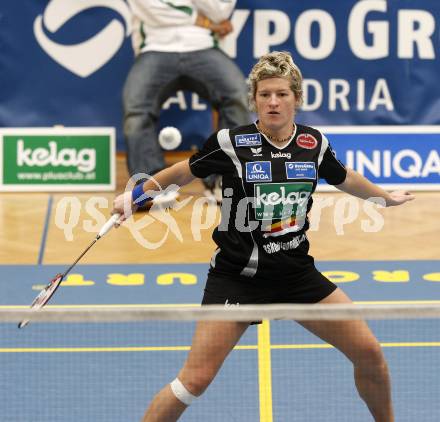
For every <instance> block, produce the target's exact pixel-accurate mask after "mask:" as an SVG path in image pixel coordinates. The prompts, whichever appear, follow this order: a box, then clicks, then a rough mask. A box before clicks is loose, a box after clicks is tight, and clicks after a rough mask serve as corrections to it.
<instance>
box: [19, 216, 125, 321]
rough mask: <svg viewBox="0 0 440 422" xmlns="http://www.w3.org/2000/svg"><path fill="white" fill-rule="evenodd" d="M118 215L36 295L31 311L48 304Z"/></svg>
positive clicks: (109, 220) (108, 221)
mask: <svg viewBox="0 0 440 422" xmlns="http://www.w3.org/2000/svg"><path fill="white" fill-rule="evenodd" d="M119 217H120V214H113V215H112V217H111V218H110V219H108V220H107V222H106V223H105V224H104V225H103V226H102V228H101V230H100V231H99V233H98V234H97V235H96V237H95V238H94V239H93V241H92V243H90V245H89V246H87V248H86V249H85V250H84V251H83V253H82V254H81V255H80V256H79V257H78V258H77V259H76V260H75V262H74V263H73V264H72V265H71V266H70V267H69V268H67V270H66V271H64V273H63V274H57V275H56V276H55V277H54V278H53V279H52V280H51V281H50V282H49V284H48V285H47V286H46V287H45V288H44V289H43V290H42V291H41V292H40V293H39V294H38V296H37V297H36V298H35V299H34V301H33V302H32V303H31V309H40V308H42V307H43V306H44V305H45V304H46V303H47V302H49V299H50V298H51V297H52V296H53V294H54V293H55V292H56V290H57V288H58V286H59V285H60V284H61V282H62V281H63V279H64V277H66V275H67V274H69V272H70V271H71V270H72V268H73V267H74V266H75V265H76V264H77V263H78V261H79V260H80V259H81V258H82V257H83V256H84V255H85V254H86V253H87V252H88V251H89V249H90V248H91V247H92V246H93V245H94V244H95V243H96V242H97V241H98V240H99V239H101V237H102V236H104V235H105V234H106V233H107V232H108V231H109V230H110V229H111V228H112V227H113V225H114V224H115V223H116V221H117V220H118V219H119ZM28 323H29V320H28V319H26V320H23V321H21V322H20V323H19V324H18V328H23V327H25V326H26V325H27V324H28Z"/></svg>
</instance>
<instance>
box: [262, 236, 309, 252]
mask: <svg viewBox="0 0 440 422" xmlns="http://www.w3.org/2000/svg"><path fill="white" fill-rule="evenodd" d="M306 239H307V237H306V235H305V234H302V235H300V236H296V237H294V238H293V239H291V240H289V241H288V242H269V243H267V244H266V245H263V249H264V250H265V252H266V253H269V254H272V253H277V252H280V251H289V250H291V249H296V248H297V247H298V246H299V245H300V244H301V243H302V242H304V240H306Z"/></svg>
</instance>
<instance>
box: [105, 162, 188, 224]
mask: <svg viewBox="0 0 440 422" xmlns="http://www.w3.org/2000/svg"><path fill="white" fill-rule="evenodd" d="M195 178H196V177H195V176H194V175H193V174H192V172H191V170H190V167H189V160H184V161H180V162H178V163H176V164H174V165H172V166H170V167H167V168H165V169H163V170H161V171H160V172H158V173H156V174H155V175H154V181H153V180H152V178H151V179H148V180H146V181H145V182H144V183H142V184H139V185H138V186H136V187H135V188H134V189H133V190H132V191H126V192H124V193H122V194H120V195H118V196H117V197H116V198H115V199H114V201H113V211H112V214H116V213H118V214H120V215H121V217H120V218H119V220H118V223H119V224H120V223H122V222H123V221H125V220H126V219H127V218H128V217H130V216H131V214H132V213H133V211H134V210H135V209H136V208H137V205H136V204H135V202H136V203H138V200H140V201H141V203H142V202H144V200H145V199H147V200H148V199H151V198H152V197H153V195H154V194H159V193H160V192H162V191H163V190H165V189H166V188H167V187H169V186H171V185H177V187H181V186H183V185H186V184H188V183H190V182H191V181H192V180H194V179H195ZM158 186H160V188H161V189H162V191H159V190H158Z"/></svg>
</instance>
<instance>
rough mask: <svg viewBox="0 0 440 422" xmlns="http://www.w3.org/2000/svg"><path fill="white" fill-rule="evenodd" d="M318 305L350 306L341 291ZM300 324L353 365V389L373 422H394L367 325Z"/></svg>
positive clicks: (385, 377)
mask: <svg viewBox="0 0 440 422" xmlns="http://www.w3.org/2000/svg"><path fill="white" fill-rule="evenodd" d="M320 303H352V302H351V300H350V298H349V297H348V296H347V295H346V294H345V293H344V292H343V291H342V290H341V289H336V290H335V291H334V292H333V293H331V294H330V295H329V296H328V297H326V298H325V299H324V300H322V301H321V302H320ZM300 324H301V325H303V326H304V327H305V328H307V329H308V330H309V331H311V332H312V333H314V334H315V335H317V336H318V337H320V338H321V339H323V340H324V341H326V342H327V343H329V344H331V345H333V346H334V347H336V348H337V349H339V350H340V351H341V352H342V353H344V354H345V355H346V356H347V357H348V358H349V359H350V360H351V361H352V362H353V366H354V377H355V383H356V387H357V389H358V391H359V395H360V396H361V397H362V399H363V400H364V401H365V403H366V404H367V406H368V408H369V410H370V412H371V414H372V415H373V417H374V420H375V421H376V422H392V421H394V416H393V409H392V401H391V384H390V377H389V373H388V367H387V363H386V361H385V358H384V356H383V353H382V349H381V347H380V344H379V342H378V341H377V339H376V338H375V336H374V335H373V333H372V332H371V330H370V329H369V327H368V325H367V324H366V323H365V322H364V321H301V322H300Z"/></svg>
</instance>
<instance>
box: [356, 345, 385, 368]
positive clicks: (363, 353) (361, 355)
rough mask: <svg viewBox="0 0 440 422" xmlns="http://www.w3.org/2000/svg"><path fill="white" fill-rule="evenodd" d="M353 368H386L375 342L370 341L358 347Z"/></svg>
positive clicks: (381, 353) (382, 355) (381, 352)
mask: <svg viewBox="0 0 440 422" xmlns="http://www.w3.org/2000/svg"><path fill="white" fill-rule="evenodd" d="M354 364H355V366H362V367H374V368H386V361H385V357H384V354H383V351H382V348H381V347H380V344H379V343H378V342H377V341H371V342H368V343H365V344H363V345H362V346H360V348H359V350H358V351H357V353H356V359H355V362H354Z"/></svg>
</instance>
